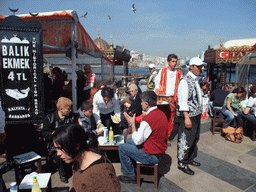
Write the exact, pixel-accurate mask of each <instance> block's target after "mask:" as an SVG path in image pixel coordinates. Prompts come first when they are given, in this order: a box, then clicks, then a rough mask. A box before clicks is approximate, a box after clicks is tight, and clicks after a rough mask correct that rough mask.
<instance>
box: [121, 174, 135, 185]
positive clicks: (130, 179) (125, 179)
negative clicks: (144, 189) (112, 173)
mask: <svg viewBox="0 0 256 192" xmlns="http://www.w3.org/2000/svg"><path fill="white" fill-rule="evenodd" d="M118 179H119V181H121V182H123V183H134V184H136V183H137V179H136V177H127V176H125V175H121V176H118Z"/></svg>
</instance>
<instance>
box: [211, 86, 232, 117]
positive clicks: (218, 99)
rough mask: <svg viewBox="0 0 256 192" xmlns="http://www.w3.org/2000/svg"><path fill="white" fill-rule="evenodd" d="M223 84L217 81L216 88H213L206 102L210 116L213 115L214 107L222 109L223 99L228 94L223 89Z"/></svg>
mask: <svg viewBox="0 0 256 192" xmlns="http://www.w3.org/2000/svg"><path fill="white" fill-rule="evenodd" d="M222 88H223V84H222V83H218V84H217V89H215V90H213V91H212V93H211V95H210V101H209V102H208V109H209V113H210V116H211V117H213V111H214V109H220V110H221V109H222V107H223V103H224V100H225V98H226V96H227V95H228V92H227V91H225V90H223V89H222Z"/></svg>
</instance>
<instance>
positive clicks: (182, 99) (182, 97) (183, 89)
mask: <svg viewBox="0 0 256 192" xmlns="http://www.w3.org/2000/svg"><path fill="white" fill-rule="evenodd" d="M188 75H190V76H191V77H192V78H193V79H195V82H196V87H197V93H198V94H199V102H200V105H202V103H203V102H202V95H201V89H200V85H199V83H198V80H199V78H198V77H197V76H196V75H194V74H193V73H192V72H190V71H189V72H188ZM178 105H179V107H180V108H179V110H180V111H189V107H188V84H187V81H186V80H185V79H181V81H180V84H179V87H178Z"/></svg>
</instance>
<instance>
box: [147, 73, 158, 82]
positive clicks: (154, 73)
mask: <svg viewBox="0 0 256 192" xmlns="http://www.w3.org/2000/svg"><path fill="white" fill-rule="evenodd" d="M156 73H157V72H156V71H154V72H153V73H152V74H151V75H150V77H149V79H148V82H149V81H150V80H151V79H152V77H153V76H154V75H155V74H156Z"/></svg>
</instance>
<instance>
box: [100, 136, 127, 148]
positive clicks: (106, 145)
mask: <svg viewBox="0 0 256 192" xmlns="http://www.w3.org/2000/svg"><path fill="white" fill-rule="evenodd" d="M98 141H99V148H100V149H102V150H118V147H119V145H120V144H121V143H124V136H123V135H114V143H110V142H107V143H104V138H103V136H99V137H98Z"/></svg>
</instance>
